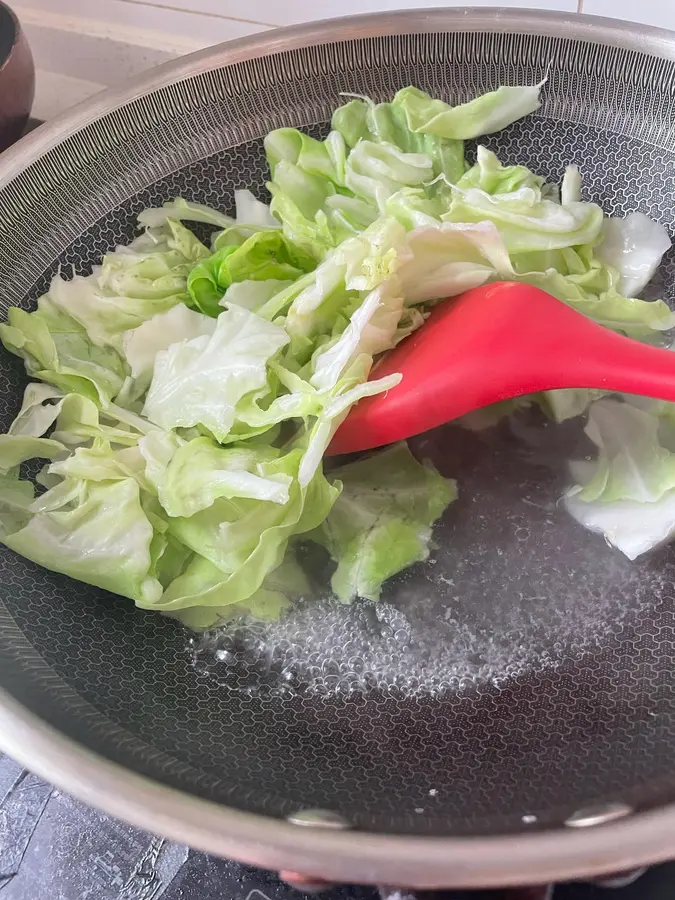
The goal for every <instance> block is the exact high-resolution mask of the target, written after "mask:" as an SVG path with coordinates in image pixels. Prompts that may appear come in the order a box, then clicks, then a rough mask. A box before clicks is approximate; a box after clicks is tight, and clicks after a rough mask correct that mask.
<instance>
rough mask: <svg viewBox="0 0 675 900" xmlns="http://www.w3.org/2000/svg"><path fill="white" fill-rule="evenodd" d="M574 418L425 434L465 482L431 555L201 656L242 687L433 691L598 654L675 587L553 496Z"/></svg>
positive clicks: (198, 649)
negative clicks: (355, 593) (369, 593)
mask: <svg viewBox="0 0 675 900" xmlns="http://www.w3.org/2000/svg"><path fill="white" fill-rule="evenodd" d="M573 424H574V423H573ZM518 427H520V426H518ZM582 427H583V422H581V421H579V422H577V423H576V425H574V427H572V426H571V425H569V424H568V425H566V426H564V427H561V428H548V427H547V428H546V429H542V428H539V430H537V429H536V428H535V429H534V431H532V429H530V430H529V431H527V430H523V429H522V428H521V430H520V431H518V428H516V430H515V431H514V432H513V433H511V432H509V428H510V424H509V423H506V424H505V425H504V426H502V427H501V431H497V430H493V431H491V432H489V433H488V432H486V433H483V434H482V435H481V436H479V437H477V436H476V435H470V436H469V437H468V438H467V436H466V435H467V433H466V432H464V433H462V432H461V431H460V430H459V429H456V428H454V429H453V428H447V427H446V428H445V429H441V430H440V432H439V435H438V437H437V438H433V439H432V436H429V435H426V436H425V437H424V439H425V440H426V441H427V444H428V445H429V446H432V445H434V446H436V445H437V447H436V452H437V456H436V457H435V458H434V459H433V461H434V462H435V464H436V466H437V467H438V468H439V469H440V470H441V471H442V472H443V474H445V475H448V476H453V477H456V478H457V480H458V483H459V489H460V496H459V500H458V501H456V502H455V503H453V504H452V505H451V506H450V507H449V509H448V510H447V512H446V514H445V516H444V518H443V523H442V524H441V525H440V526H437V527H436V529H435V532H434V541H435V547H434V552H433V557H432V558H431V559H430V560H428V561H427V562H426V563H424V564H420V565H417V566H415V567H413V568H412V569H410V570H408V571H407V572H405V573H403V574H402V575H401V576H398V577H397V578H395V579H391V581H390V582H388V583H387V584H386V585H385V588H384V591H383V596H382V600H381V601H380V602H379V603H378V604H372V603H368V602H365V601H357V602H355V603H354V604H352V605H351V606H349V605H342V604H339V603H337V602H335V601H334V600H332V599H331V598H330V596H328V591H327V590H326V592H325V594H324V596H319V597H315V598H312V599H307V600H304V601H301V602H299V603H298V604H296V605H295V606H293V607H292V608H291V609H289V611H288V612H287V613H286V614H285V615H284V617H283V618H282V619H281V620H279V621H278V622H255V623H253V622H242V621H238V622H230V623H229V624H228V625H226V626H225V627H223V628H221V629H215V630H213V631H210V632H206V633H204V634H201V635H199V636H198V637H196V638H195V637H193V636H191V637H190V638H189V646H188V650H189V652H190V654H191V657H192V660H193V662H194V665H195V668H196V669H197V671H198V672H199V673H200V674H203V675H207V676H209V677H213V678H216V679H218V681H219V682H220V683H222V684H223V685H226V686H228V687H230V688H233V689H236V690H241V691H243V692H244V693H245V694H247V695H250V694H255V693H256V692H260V691H273V692H275V696H282V697H287V696H290V695H292V694H294V693H300V692H302V693H309V694H310V695H311V694H316V695H318V696H322V697H331V696H337V695H339V696H345V697H351V696H354V695H355V694H363V693H368V692H369V691H372V690H379V691H382V692H384V693H394V694H395V695H397V696H400V695H404V696H430V697H440V696H443V695H444V694H447V693H459V694H464V693H466V692H471V691H475V690H477V689H479V688H481V687H482V686H484V685H486V684H489V685H491V686H492V688H493V689H496V690H500V689H501V688H503V687H504V686H505V685H507V684H509V682H511V681H513V680H518V679H521V678H523V677H525V676H528V675H530V674H531V673H533V672H537V671H542V670H546V669H549V670H550V669H555V668H556V667H557V666H559V665H561V664H562V663H564V662H565V661H566V660H569V659H579V658H581V657H583V656H584V655H585V654H588V653H593V652H596V651H597V650H598V649H599V648H602V647H603V645H604V644H605V643H606V641H607V639H608V637H610V636H611V635H612V634H613V633H616V632H617V631H619V630H620V629H621V628H622V627H623V623H624V622H626V621H629V620H631V618H632V619H635V617H636V616H637V615H638V614H639V612H640V610H641V609H644V608H646V607H647V606H648V605H649V604H653V603H655V602H658V599H659V597H663V596H664V595H665V594H667V593H668V590H670V589H671V587H672V586H671V585H667V584H666V583H665V581H666V575H667V572H666V571H665V570H664V567H663V565H662V564H661V563H659V562H658V560H657V561H656V562H655V563H650V562H649V561H647V562H646V563H642V562H641V563H631V562H630V561H628V560H626V559H625V558H624V557H623V556H622V555H621V554H619V553H618V552H617V551H616V550H613V549H609V548H607V547H606V546H605V545H604V542H603V539H602V538H600V537H598V536H595V535H591V534H589V533H588V532H586V531H584V530H583V529H582V528H581V527H580V526H579V525H578V524H577V523H576V522H574V521H572V520H571V519H570V517H569V516H568V515H567V513H566V511H565V509H564V507H563V506H561V505H559V504H558V502H557V501H558V499H559V497H560V496H561V494H562V493H563V491H564V490H565V488H566V486H567V484H568V478H569V476H568V469H567V460H568V459H569V458H570V456H572V455H573V450H574V448H575V447H576V446H577V445H578V441H579V440H580V439H581V438H583V435H581V429H582ZM575 429H576V430H575ZM542 435H544V437H545V438H546V439H545V440H544V439H543V437H542ZM580 435H581V437H580ZM507 438H508V439H507ZM467 441H468V442H469V444H468V449H466V448H467ZM565 441H567V443H565ZM462 448H464V449H462ZM571 448H572V449H571ZM429 452H430V453H431V451H429ZM452 453H454V454H455V456H454V457H452V455H451V454H452ZM448 454H450V455H448ZM432 455H433V454H432ZM581 455H582V454H577V456H581ZM524 500H526V501H527V502H524ZM432 560H433V561H432ZM324 584H327V581H325V582H324ZM430 796H433V795H431V794H430Z"/></svg>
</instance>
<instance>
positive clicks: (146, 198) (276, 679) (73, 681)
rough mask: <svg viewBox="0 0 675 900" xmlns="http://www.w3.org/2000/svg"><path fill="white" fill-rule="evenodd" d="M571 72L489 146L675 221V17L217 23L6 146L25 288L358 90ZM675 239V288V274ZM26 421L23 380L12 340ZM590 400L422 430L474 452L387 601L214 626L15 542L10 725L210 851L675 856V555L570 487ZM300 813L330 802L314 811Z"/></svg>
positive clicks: (428, 442) (30, 291)
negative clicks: (190, 48)
mask: <svg viewBox="0 0 675 900" xmlns="http://www.w3.org/2000/svg"><path fill="white" fill-rule="evenodd" d="M547 73H548V81H547V82H546V85H545V87H544V91H543V105H542V107H541V109H540V110H539V111H538V113H537V114H536V115H535V116H533V117H530V118H528V119H527V120H525V121H522V122H519V123H517V124H515V125H513V126H512V127H510V128H509V129H507V130H506V131H504V132H502V133H500V134H497V135H493V136H491V137H490V138H489V139H488V140H487V144H488V146H489V147H490V148H492V149H494V150H496V151H497V152H498V154H499V155H500V157H501V158H502V159H503V161H504V162H509V163H516V162H517V163H523V164H525V165H528V166H530V167H531V168H533V169H534V170H536V171H537V172H538V173H540V174H542V175H545V176H546V177H547V178H548V179H549V180H559V179H560V177H561V176H562V173H563V170H564V167H565V165H567V164H570V163H576V164H578V165H579V166H580V167H581V169H582V171H583V175H584V178H585V191H586V197H587V199H592V200H595V201H597V202H599V203H601V204H602V206H603V207H604V208H605V210H606V211H608V212H610V213H612V214H618V215H621V214H626V213H628V212H630V211H632V210H636V209H639V210H642V211H643V212H645V213H647V214H648V215H649V216H652V217H653V218H655V219H657V220H659V221H661V222H664V223H665V224H666V225H668V226H671V227H672V225H673V209H674V203H673V199H674V188H675V180H674V175H673V173H674V172H675V36H673V35H670V34H668V33H666V32H663V31H659V30H655V29H649V28H644V27H642V26H637V25H630V24H619V23H615V22H613V21H611V20H604V19H593V18H589V17H583V18H582V17H577V16H571V15H562V14H553V13H541V12H527V11H510V12H506V11H503V10H487V9H483V10H473V9H455V10H434V11H417V12H404V13H399V14H381V15H373V16H366V17H356V18H348V19H341V20H334V21H331V22H325V23H319V24H313V25H307V26H302V27H298V28H290V29H286V30H280V31H273V32H269V33H267V34H262V35H256V36H254V37H252V38H247V39H245V40H241V41H235V42H233V43H229V44H226V45H222V46H220V47H215V48H211V49H209V50H206V51H203V52H201V53H197V54H194V55H192V56H189V57H186V58H184V59H180V60H177V61H176V62H174V63H170V64H168V65H165V66H163V67H160V68H158V69H156V70H154V71H152V72H150V73H148V74H147V75H145V76H143V77H141V78H140V79H137V80H135V81H134V82H132V83H130V84H128V85H125V86H124V87H121V88H119V89H115V90H111V91H107V92H106V93H104V94H101V95H99V96H98V97H95V98H93V99H92V100H90V101H88V102H86V103H84V104H82V105H80V106H78V107H76V108H75V109H74V110H72V111H71V112H68V113H67V114H66V115H64V116H62V117H61V118H59V119H57V120H55V121H54V122H52V123H50V124H49V125H48V126H45V127H43V128H40V129H39V130H38V131H37V132H36V133H34V134H32V135H30V136H29V137H27V138H25V139H24V140H23V141H21V142H20V143H19V144H18V145H17V146H16V147H15V148H13V149H12V150H10V151H9V152H7V153H6V154H4V155H3V156H2V158H0V209H1V210H2V215H1V216H0V306H1V307H2V310H1V311H2V312H3V313H4V312H5V311H6V309H7V307H8V306H10V305H12V304H21V305H22V306H25V307H26V308H30V307H31V305H32V304H33V303H34V302H35V299H36V297H37V296H38V295H39V294H40V293H41V292H42V291H44V290H45V289H46V286H47V284H48V281H49V279H50V277H51V276H52V275H53V273H54V272H55V271H56V269H57V267H58V266H61V267H62V268H64V269H66V268H67V267H73V268H74V270H75V271H77V272H82V273H85V272H87V271H89V270H90V268H91V266H92V265H94V264H95V263H97V262H98V261H99V260H100V258H101V256H102V254H103V253H104V252H105V251H106V250H108V249H110V248H111V247H113V246H114V245H115V244H116V243H120V242H128V241H129V240H130V239H131V238H132V236H133V235H134V229H135V216H136V214H137V213H138V212H139V211H140V210H141V209H142V208H144V207H146V206H149V205H153V204H155V205H159V204H160V203H161V202H163V201H164V200H166V199H168V198H170V197H173V196H176V195H182V196H184V197H187V198H189V199H195V200H198V201H201V202H203V203H208V204H210V205H212V206H216V207H220V208H222V209H223V210H226V211H227V210H230V209H231V208H232V206H233V196H232V194H233V190H234V189H236V188H240V187H252V188H253V189H254V191H256V192H257V193H258V194H259V195H260V196H263V195H264V181H265V177H266V167H265V161H264V155H263V150H262V142H261V138H262V137H263V136H264V135H265V133H266V132H268V131H269V130H270V129H272V128H275V127H279V126H283V125H289V126H302V127H306V128H308V129H309V130H310V131H311V132H312V133H313V134H322V133H324V132H325V131H326V127H327V125H326V123H327V122H328V120H329V118H330V112H331V110H332V109H333V108H334V107H336V106H337V105H338V104H339V103H340V92H343V91H349V92H355V93H359V94H367V95H369V96H371V97H374V98H384V97H386V96H389V95H391V94H392V93H393V92H394V91H395V90H396V89H398V88H400V87H402V86H404V85H407V84H416V85H418V86H419V87H421V88H423V89H426V90H429V91H430V92H431V93H433V94H435V95H439V96H442V97H444V98H446V99H449V100H453V101H458V100H464V99H467V98H469V97H470V96H473V95H476V94H479V93H481V92H484V91H487V90H489V89H491V88H493V87H495V86H497V85H498V84H502V83H510V84H515V83H536V82H539V81H541V80H542V78H543V77H544V76H545V75H546V74H547ZM673 263H674V258H673V257H672V256H671V257H669V258H667V259H666V260H665V262H664V264H663V266H662V269H661V277H662V284H660V285H657V287H658V288H659V290H660V291H661V293H663V294H664V295H665V296H666V298H667V299H670V300H672V299H675V268H674V266H673ZM0 371H1V375H2V380H1V382H0V384H1V388H0V425H2V427H3V430H4V429H5V428H6V427H7V425H8V424H9V422H10V421H11V418H12V417H13V415H15V413H16V411H17V409H18V406H19V400H20V395H21V390H22V388H23V386H24V384H25V375H24V373H23V370H22V367H21V365H20V363H19V362H18V361H17V360H15V359H14V358H13V357H10V356H9V354H6V353H3V354H2V355H1V356H0ZM579 440H580V437H579V427H578V423H571V424H570V425H569V426H567V427H565V428H560V429H556V428H548V429H547V428H543V427H541V425H537V424H536V423H534V424H533V423H532V422H531V421H529V420H528V419H527V418H526V417H525V418H517V419H514V420H510V421H507V422H505V423H502V425H500V426H499V427H498V428H496V429H492V430H490V429H488V430H487V431H483V432H476V433H474V432H471V431H468V430H466V429H465V430H463V431H460V430H459V429H457V428H456V427H455V426H447V427H445V428H443V429H439V430H438V431H436V432H433V433H431V434H428V435H424V436H422V437H421V438H419V439H417V441H416V442H415V445H414V446H415V449H416V450H417V452H418V453H420V454H421V455H424V456H428V457H430V458H432V459H433V460H434V461H435V462H436V464H437V465H438V466H439V468H440V469H441V470H442V471H443V472H444V473H445V474H448V475H453V476H454V477H456V478H458V481H459V484H460V489H461V496H460V500H459V501H458V502H457V503H456V504H453V505H452V506H451V507H450V509H449V510H448V512H447V514H446V517H445V518H444V520H443V523H442V525H441V527H440V528H439V529H438V530H437V532H436V547H435V550H434V552H433V554H432V559H431V560H430V561H429V562H428V563H427V564H425V565H424V566H420V567H418V568H417V569H415V570H412V571H411V572H410V573H409V574H407V575H406V576H405V577H403V578H401V579H399V580H397V581H396V582H395V583H394V584H393V585H391V586H390V587H389V588H388V592H387V594H386V596H385V598H384V602H383V603H382V604H381V605H379V606H377V607H374V606H368V605H364V604H356V605H355V606H353V607H350V608H343V607H340V608H337V607H335V606H332V605H331V604H330V602H329V601H328V600H326V599H325V598H317V602H316V603H313V604H312V603H308V604H304V605H300V606H299V607H298V609H297V610H295V611H294V612H292V613H291V614H290V616H289V618H288V619H287V620H286V621H284V622H282V623H281V624H276V625H269V626H265V627H264V628H263V627H262V626H260V627H259V628H255V627H254V628H253V629H251V628H246V627H243V626H242V627H238V628H236V629H234V631H231V632H229V633H228V634H227V635H226V636H225V637H223V636H222V635H207V636H206V637H202V638H197V639H193V643H190V642H189V638H188V636H187V635H186V634H185V633H184V632H183V631H182V630H181V629H180V628H179V627H178V626H177V625H176V624H175V623H173V622H171V621H169V620H166V619H163V618H161V617H160V616H155V615H151V614H147V613H143V612H141V611H139V610H136V609H134V608H133V607H132V605H131V604H130V603H128V602H127V601H123V600H121V599H120V598H117V597H113V596H111V595H109V594H106V593H105V592H104V591H101V590H98V589H94V588H90V587H87V586H86V585H83V584H80V583H77V582H74V581H71V580H69V579H68V578H65V577H62V576H59V575H57V574H53V573H50V572H46V571H44V570H42V569H40V568H38V567H37V566H35V565H33V564H32V563H30V562H28V561H26V560H24V559H22V558H19V557H17V556H16V555H14V554H13V553H11V552H10V551H9V550H6V549H0V686H1V690H0V748H1V749H2V750H4V751H6V752H7V753H9V754H11V755H13V756H15V757H16V758H17V759H19V760H20V761H21V762H22V763H24V764H25V765H26V766H28V767H30V768H32V769H33V770H35V771H36V772H37V773H38V774H40V775H41V776H43V777H44V778H47V779H49V780H51V781H53V782H54V783H55V784H56V785H57V786H58V787H60V788H61V789H63V790H65V791H68V792H70V793H72V794H74V795H76V796H78V797H79V798H81V799H83V800H85V801H87V802H89V803H91V804H93V805H96V806H99V807H100V808H101V809H103V810H105V811H106V812H108V813H110V814H112V815H116V816H119V817H120V818H123V819H126V820H128V821H129V822H132V823H134V824H135V825H137V826H140V827H142V828H144V829H147V830H151V831H154V832H158V833H161V834H163V835H167V836H169V837H171V838H173V839H176V840H178V841H181V842H185V843H188V844H191V845H193V846H194V847H197V848H200V849H202V850H205V851H209V852H212V853H217V854H221V855H224V856H230V857H235V858H237V859H240V860H244V861H247V862H251V863H255V864H258V865H261V866H265V867H268V868H275V869H285V870H294V871H298V872H304V873H307V874H310V875H312V876H316V877H321V878H325V879H332V880H338V881H353V882H362V883H389V884H392V883H395V884H399V885H408V886H416V887H440V886H445V887H477V886H480V887H489V886H493V885H495V886H504V885H511V884H524V883H543V882H547V881H555V880H563V879H569V878H580V877H585V876H597V875H600V874H602V873H606V872H612V871H617V870H621V869H629V868H631V867H634V866H639V865H644V864H647V863H650V862H653V861H656V860H661V859H664V858H666V857H668V856H672V855H673V853H674V852H675V805H674V804H675V749H674V748H675V679H674V677H673V676H674V671H673V670H674V664H673V652H674V650H675V555H674V552H673V550H672V549H671V548H668V547H666V548H664V549H662V550H660V551H658V552H655V553H653V554H651V555H649V556H647V557H645V558H643V559H641V560H639V561H637V562H635V563H630V562H628V561H627V560H625V559H624V558H623V557H621V556H620V555H619V554H617V553H615V552H612V551H610V550H609V549H608V548H607V547H606V546H605V545H604V543H603V541H602V539H601V538H599V537H595V536H592V535H590V534H588V533H586V532H585V531H583V530H582V529H580V528H579V526H577V525H576V524H575V523H573V522H571V521H570V520H568V519H567V518H566V516H565V513H564V511H563V510H561V509H560V508H559V507H558V506H557V505H556V501H557V499H558V498H559V496H560V493H561V491H562V489H563V488H564V487H565V483H566V478H567V475H566V468H565V460H566V459H567V458H568V456H569V455H570V452H571V450H572V449H573V448H574V447H576V446H578V441H579ZM303 826H304V827H303Z"/></svg>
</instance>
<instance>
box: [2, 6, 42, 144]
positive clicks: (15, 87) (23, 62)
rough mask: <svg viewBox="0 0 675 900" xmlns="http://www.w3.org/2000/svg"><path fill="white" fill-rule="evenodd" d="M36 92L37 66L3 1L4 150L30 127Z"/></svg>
mask: <svg viewBox="0 0 675 900" xmlns="http://www.w3.org/2000/svg"><path fill="white" fill-rule="evenodd" d="M34 93H35V65H34V64H33V57H32V55H31V52H30V47H29V46H28V41H27V40H26V35H25V34H24V32H23V30H22V28H21V25H20V24H19V20H18V19H17V17H16V16H15V15H14V13H13V12H12V10H11V9H10V8H9V6H7V5H5V4H4V3H3V2H2V0H0V151H2V150H5V149H6V148H7V147H9V145H10V144H13V143H14V141H16V140H17V139H18V138H19V137H21V134H22V132H23V130H24V128H25V126H26V121H27V120H28V115H29V113H30V110H31V106H32V105H33V95H34Z"/></svg>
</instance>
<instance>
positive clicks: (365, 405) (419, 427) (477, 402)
mask: <svg viewBox="0 0 675 900" xmlns="http://www.w3.org/2000/svg"><path fill="white" fill-rule="evenodd" d="M392 372H401V373H402V374H403V379H402V381H401V383H400V384H398V385H397V386H396V387H395V388H392V389H391V390H390V391H388V392H387V393H386V394H378V395H377V396H375V397H370V398H367V399H365V400H362V401H361V402H360V403H358V404H357V405H356V406H355V407H354V409H353V410H352V411H351V413H350V414H349V416H348V417H347V419H346V420H345V421H344V422H343V423H342V425H341V426H340V428H339V429H338V430H337V432H336V434H335V437H334V438H333V440H332V442H331V445H330V447H329V449H328V452H329V454H337V453H352V452H354V451H356V450H368V449H369V448H371V447H379V446H381V445H382V444H389V443H391V442H392V441H399V440H402V439H404V438H408V437H412V436H413V435H415V434H420V433H421V432H423V431H427V430H428V429H430V428H435V427H436V426H438V425H442V424H443V423H445V422H450V421H451V420H452V419H456V418H458V417H459V416H462V415H464V414H465V413H468V412H470V411H471V410H474V409H479V408H480V407H482V406H488V405H489V404H491V403H496V402H497V401H498V400H506V399H508V398H510V397H520V396H522V395H524V394H535V393H537V392H538V391H546V390H553V389H555V388H600V389H602V390H606V391H619V392H622V393H629V394H642V395H644V396H647V397H656V398H658V399H661V400H673V401H675V353H673V351H672V350H659V349H656V348H654V347H649V346H646V345H645V344H642V343H640V342H638V341H634V340H631V339H629V338H626V337H622V336H621V335H618V334H616V333H615V332H613V331H610V330H609V329H607V328H604V327H602V326H601V325H597V324H596V323H595V322H592V321H591V320H590V319H587V318H586V317H585V316H583V315H581V313H578V312H575V311H574V310H573V309H570V307H569V306H566V305H565V304H564V303H561V302H560V301H559V300H556V299H555V297H551V295H550V294H547V293H546V292H545V291H542V290H540V289H539V288H535V287H531V286H530V285H524V284H517V283H514V282H500V283H497V284H490V285H487V286H484V287H479V288H474V289H473V290H470V291H467V292H466V293H464V294H461V295H460V296H459V297H456V298H455V299H453V300H449V301H447V302H445V303H442V304H441V305H440V306H438V307H437V308H436V309H435V310H434V311H433V312H432V314H431V315H430V316H429V319H428V320H427V322H426V323H425V324H424V325H423V326H422V328H420V329H419V330H418V331H416V332H415V333H414V334H412V335H411V336H410V337H409V338H407V339H406V340H405V341H403V342H402V343H401V344H399V345H398V347H396V348H395V349H394V350H392V351H391V352H390V353H388V354H387V356H385V357H384V358H383V359H382V360H381V362H380V364H379V365H377V366H376V367H375V369H374V371H373V373H372V377H373V378H381V377H383V376H384V375H389V374H391V373H392Z"/></svg>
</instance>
